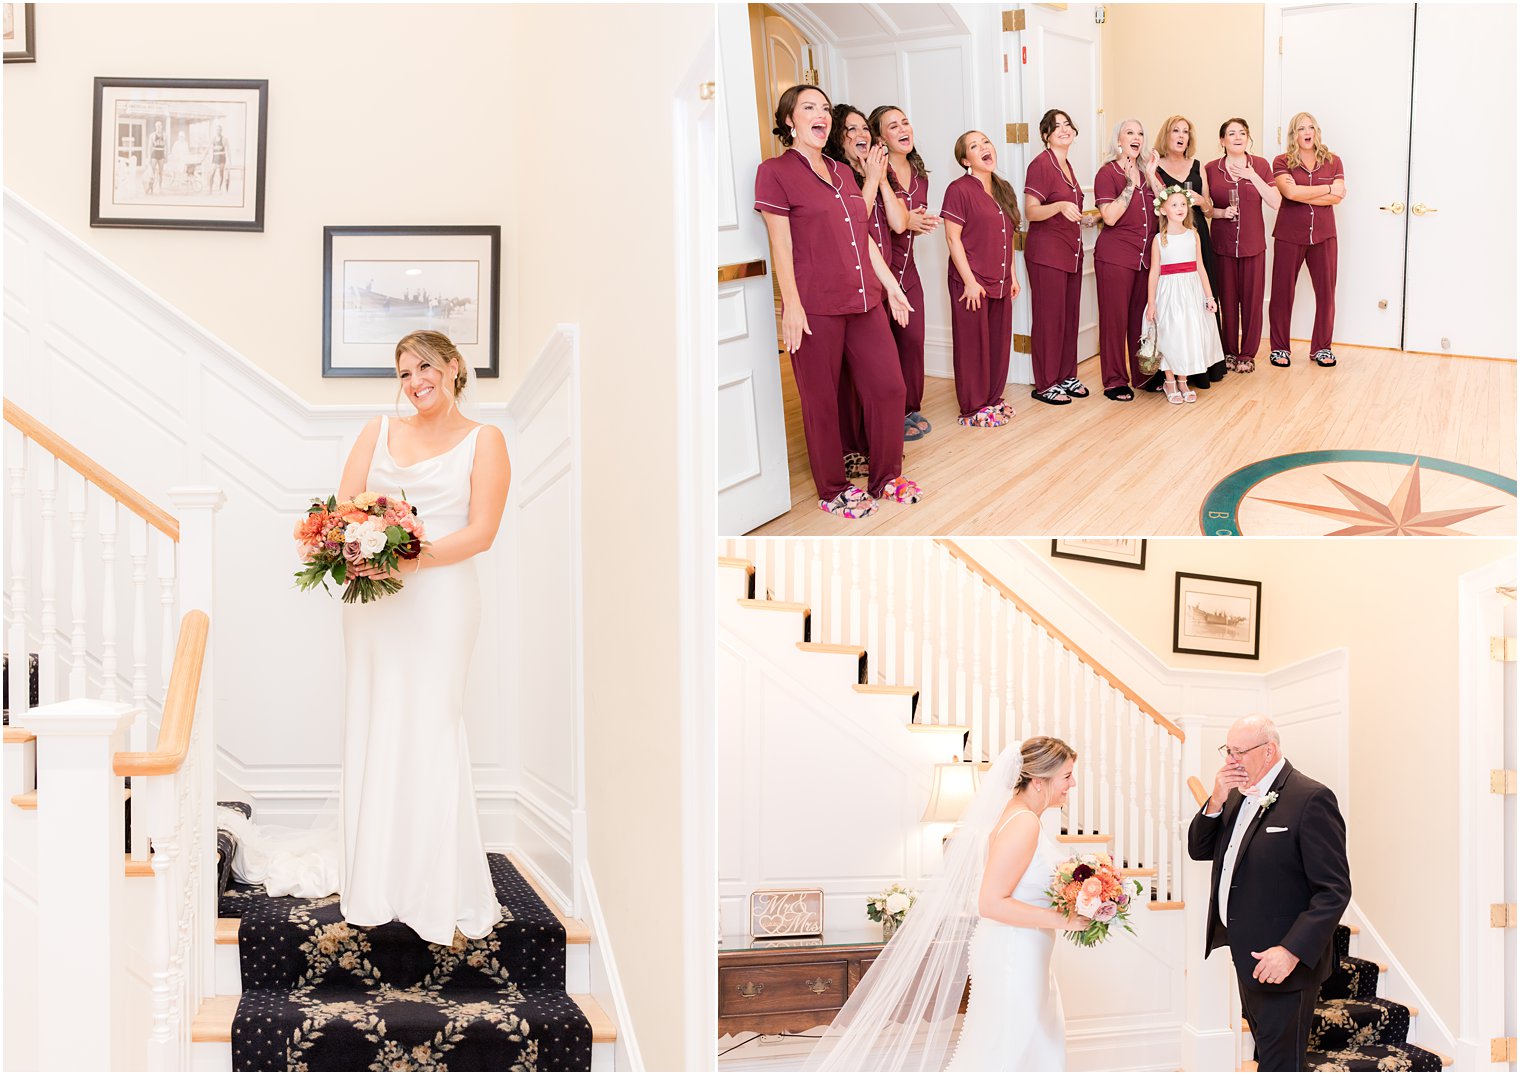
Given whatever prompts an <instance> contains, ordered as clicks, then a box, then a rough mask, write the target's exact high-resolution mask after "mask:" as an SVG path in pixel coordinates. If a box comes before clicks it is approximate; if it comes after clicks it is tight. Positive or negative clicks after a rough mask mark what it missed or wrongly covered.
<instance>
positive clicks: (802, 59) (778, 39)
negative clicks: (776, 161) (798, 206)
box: [760, 15, 832, 158]
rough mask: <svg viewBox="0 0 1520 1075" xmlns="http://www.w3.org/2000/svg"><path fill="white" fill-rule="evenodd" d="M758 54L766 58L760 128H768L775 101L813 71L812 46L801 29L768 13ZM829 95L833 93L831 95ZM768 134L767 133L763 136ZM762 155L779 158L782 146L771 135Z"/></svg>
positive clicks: (763, 25) (769, 127) (761, 26)
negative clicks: (768, 144) (764, 96)
mask: <svg viewBox="0 0 1520 1075" xmlns="http://www.w3.org/2000/svg"><path fill="white" fill-rule="evenodd" d="M760 28H761V33H763V34H764V38H763V40H762V41H761V54H762V55H763V56H764V57H765V94H766V99H765V101H764V102H762V103H763V104H764V106H765V111H764V112H762V113H760V118H761V120H762V123H761V130H762V131H769V130H770V129H771V123H770V122H769V121H768V120H767V119H766V117H768V116H774V115H775V114H776V102H777V101H779V100H781V95H782V94H783V93H785V92H786V91H787V90H789V89H791V88H792V87H793V86H796V85H799V84H800V83H803V82H807V81H808V80H809V76H810V75H811V74H812V70H813V46H812V44H811V42H809V41H808V39H807V38H806V37H804V36H803V35H802V32H801V31H800V30H798V29H797V27H795V26H793V25H792V24H791V22H790V21H789V20H788V19H786V18H785V17H784V16H782V15H767V16H765V18H763V19H762V20H761V21H760ZM830 96H831V97H832V94H831V95H830ZM762 137H767V136H762ZM768 137H769V138H770V146H769V148H768V149H767V151H766V154H765V156H766V157H767V158H770V157H779V156H780V155H781V151H782V149H783V148H784V147H783V146H782V145H781V140H780V139H779V138H777V137H776V136H775V135H774V134H772V135H769V136H768Z"/></svg>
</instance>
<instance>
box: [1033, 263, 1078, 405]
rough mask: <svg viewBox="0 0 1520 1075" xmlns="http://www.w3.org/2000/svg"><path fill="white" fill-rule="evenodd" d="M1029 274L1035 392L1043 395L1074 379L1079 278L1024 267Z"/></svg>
mask: <svg viewBox="0 0 1520 1075" xmlns="http://www.w3.org/2000/svg"><path fill="white" fill-rule="evenodd" d="M1024 268H1025V269H1026V270H1027V271H1028V273H1029V297H1030V305H1031V306H1032V307H1033V308H1034V325H1033V327H1032V328H1031V329H1030V336H1031V339H1030V346H1031V348H1032V349H1033V351H1034V354H1033V355H1031V356H1030V357H1031V361H1032V363H1033V365H1034V387H1035V391H1037V392H1043V391H1045V389H1047V388H1049V387H1050V386H1051V385H1054V384H1060V383H1061V382H1062V381H1064V380H1066V378H1068V377H1075V376H1076V375H1077V309H1078V306H1079V305H1080V304H1081V301H1082V274H1081V273H1079V272H1065V271H1063V270H1061V269H1052V268H1051V267H1050V266H1048V265H1031V264H1029V263H1027V262H1026V263H1025V265H1024Z"/></svg>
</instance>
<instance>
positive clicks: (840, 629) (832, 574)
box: [826, 538, 849, 645]
mask: <svg viewBox="0 0 1520 1075" xmlns="http://www.w3.org/2000/svg"><path fill="white" fill-rule="evenodd" d="M841 555H842V550H841V549H840V547H839V539H838V538H834V539H833V543H832V544H831V545H830V546H829V605H830V612H829V635H828V638H827V639H826V641H829V642H833V643H835V644H837V645H843V644H844V643H845V642H848V641H849V639H848V638H847V637H846V636H847V634H848V632H846V630H845V611H844V576H843V574H842V573H841V572H840V570H839V558H840V556H841Z"/></svg>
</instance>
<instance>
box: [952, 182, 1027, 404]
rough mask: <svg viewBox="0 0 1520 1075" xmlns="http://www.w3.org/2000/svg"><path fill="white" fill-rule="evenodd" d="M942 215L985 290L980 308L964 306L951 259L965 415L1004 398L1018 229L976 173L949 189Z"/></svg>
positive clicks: (958, 384) (955, 349) (955, 347)
mask: <svg viewBox="0 0 1520 1075" xmlns="http://www.w3.org/2000/svg"><path fill="white" fill-rule="evenodd" d="M940 216H942V217H944V218H945V219H946V220H948V221H951V222H953V223H955V224H958V225H960V229H961V246H962V247H964V248H965V251H966V265H967V267H968V268H970V269H971V275H972V276H974V277H975V278H976V282H977V283H978V284H980V285H982V288H983V290H985V291H986V295H984V296H983V297H982V301H981V303H980V304H979V308H978V309H976V310H968V309H966V304H965V303H964V302H962V301H961V298H962V296H963V295H965V293H966V284H965V281H964V280H962V279H961V274H960V271H959V270H958V269H956V267H955V259H954V258H951V259H950V267H949V271H948V283H949V288H950V336H951V348H952V352H951V353H952V358H953V360H954V364H955V397H956V401H957V402H958V403H959V404H960V410H961V417H963V418H966V417H970V416H971V415H973V414H975V413H976V412H977V411H979V410H982V409H983V408H984V407H993V406H996V405H998V404H1000V403H1002V402H1003V388H1004V386H1006V385H1007V384H1008V362H1009V359H1010V357H1011V355H1012V346H1013V303H1012V302H1011V301H1009V296H1010V295H1011V294H1012V291H1013V283H1012V281H1013V236H1014V233H1015V232H1017V231H1018V228H1017V227H1016V226H1015V225H1014V223H1013V221H1012V220H1011V219H1009V217H1008V214H1007V213H1005V212H1003V207H1002V206H1000V205H998V203H997V199H996V198H994V197H993V196H992V194H991V193H990V192H989V191H988V190H987V188H985V187H984V186H982V181H981V180H980V179H978V178H977V177H976V176H974V175H970V174H967V175H963V176H961V177H960V178H959V179H957V180H955V181H954V182H953V183H951V184H950V186H949V187H947V188H946V189H945V202H944V206H943V208H941V209H940Z"/></svg>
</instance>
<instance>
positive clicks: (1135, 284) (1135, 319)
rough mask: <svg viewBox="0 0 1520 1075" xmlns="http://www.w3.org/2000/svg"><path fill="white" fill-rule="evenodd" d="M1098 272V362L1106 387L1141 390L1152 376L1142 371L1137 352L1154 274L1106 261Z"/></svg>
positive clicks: (1099, 263) (1101, 263) (1098, 265)
mask: <svg viewBox="0 0 1520 1075" xmlns="http://www.w3.org/2000/svg"><path fill="white" fill-rule="evenodd" d="M1097 270H1098V362H1099V363H1100V364H1101V365H1102V367H1103V387H1104V388H1105V389H1109V388H1124V387H1126V386H1128V385H1134V386H1135V387H1139V386H1140V385H1141V384H1143V383H1144V382H1145V381H1146V380H1147V379H1148V377H1149V375H1148V374H1144V373H1141V372H1140V356H1139V355H1137V354H1136V353H1135V351H1136V350H1137V349H1138V347H1139V344H1140V333H1141V332H1142V331H1143V330H1144V327H1145V326H1144V321H1145V302H1146V292H1147V290H1148V288H1149V286H1150V273H1149V272H1148V271H1147V270H1145V269H1131V268H1127V267H1125V266H1123V265H1114V264H1111V263H1109V262H1106V261H1100V262H1098V263H1097Z"/></svg>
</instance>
